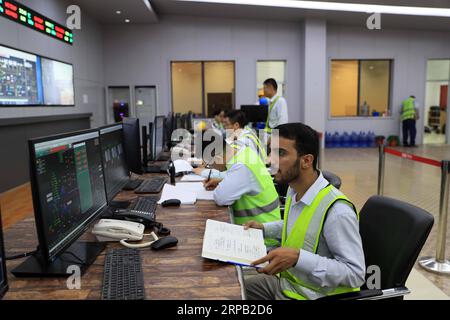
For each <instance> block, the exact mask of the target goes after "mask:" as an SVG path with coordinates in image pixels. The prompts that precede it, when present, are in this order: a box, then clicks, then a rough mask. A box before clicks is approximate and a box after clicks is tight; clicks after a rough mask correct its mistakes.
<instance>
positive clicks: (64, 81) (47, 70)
mask: <svg viewBox="0 0 450 320" xmlns="http://www.w3.org/2000/svg"><path fill="white" fill-rule="evenodd" d="M74 100H75V97H74V84H73V66H72V65H71V64H68V63H64V62H60V61H56V60H52V59H48V58H43V57H40V56H38V55H34V54H31V53H27V52H23V51H20V50H16V49H12V48H9V47H4V46H0V106H4V107H14V106H41V105H47V106H73V105H74V103H75V101H74Z"/></svg>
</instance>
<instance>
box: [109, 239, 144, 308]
mask: <svg viewBox="0 0 450 320" xmlns="http://www.w3.org/2000/svg"><path fill="white" fill-rule="evenodd" d="M142 299H145V290H144V277H143V275H142V267H141V257H140V254H139V250H137V249H128V248H125V249H112V250H110V251H108V253H107V254H106V257H105V266H104V271H103V285H102V300H142Z"/></svg>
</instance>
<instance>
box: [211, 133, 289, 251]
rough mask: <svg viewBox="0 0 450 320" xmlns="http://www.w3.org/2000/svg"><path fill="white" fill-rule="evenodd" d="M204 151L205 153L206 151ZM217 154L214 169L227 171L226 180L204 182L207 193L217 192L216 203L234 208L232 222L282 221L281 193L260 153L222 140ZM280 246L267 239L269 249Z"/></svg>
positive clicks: (224, 177)
mask: <svg viewBox="0 0 450 320" xmlns="http://www.w3.org/2000/svg"><path fill="white" fill-rule="evenodd" d="M205 144H206V143H205ZM203 150H205V151H206V149H205V148H203ZM215 151H216V152H217V153H215V154H214V159H216V160H215V163H214V166H215V168H216V169H219V170H220V171H225V169H226V171H225V174H224V176H223V179H217V178H209V179H206V180H205V181H204V185H205V188H206V189H207V190H214V201H215V202H216V204H217V205H219V206H231V207H232V209H233V222H234V223H236V224H244V223H246V222H248V221H250V220H254V221H258V222H260V223H265V222H276V221H279V220H280V219H281V217H280V206H279V199H278V193H277V191H276V190H275V186H274V184H273V181H272V177H271V176H270V174H269V172H268V171H267V168H266V166H265V164H264V162H263V161H262V160H261V158H260V157H259V156H258V154H257V153H256V152H254V151H253V150H252V149H251V148H249V147H247V146H246V145H244V144H243V143H242V142H240V141H235V142H233V143H232V144H228V143H227V142H226V141H225V140H223V147H222V148H219V149H216V150H215ZM204 158H206V156H205V154H204ZM217 159H220V160H221V161H217ZM206 161H207V160H206ZM278 243H279V242H278V241H277V240H276V239H271V238H270V237H267V239H266V245H268V246H276V245H278Z"/></svg>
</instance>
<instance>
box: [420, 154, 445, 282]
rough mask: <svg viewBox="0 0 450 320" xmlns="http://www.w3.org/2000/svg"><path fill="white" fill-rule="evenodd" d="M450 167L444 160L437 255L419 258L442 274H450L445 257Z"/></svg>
mask: <svg viewBox="0 0 450 320" xmlns="http://www.w3.org/2000/svg"><path fill="white" fill-rule="evenodd" d="M449 169H450V161H448V160H445V161H442V165H441V194H440V199H439V221H438V230H437V245H436V257H423V258H421V259H420V260H419V264H420V266H422V267H423V268H424V269H426V270H428V271H431V272H435V273H441V274H450V261H449V260H446V259H445V241H446V238H447V216H448V196H449Z"/></svg>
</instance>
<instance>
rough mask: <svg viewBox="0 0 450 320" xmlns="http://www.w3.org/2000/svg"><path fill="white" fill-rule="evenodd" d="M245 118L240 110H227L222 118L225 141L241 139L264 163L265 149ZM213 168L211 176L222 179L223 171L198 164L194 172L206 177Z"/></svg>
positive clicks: (265, 157)
mask: <svg viewBox="0 0 450 320" xmlns="http://www.w3.org/2000/svg"><path fill="white" fill-rule="evenodd" d="M247 124H248V122H247V118H246V116H245V113H244V112H243V111H241V110H231V111H228V112H227V113H226V115H225V119H224V127H225V130H226V141H227V142H228V143H232V142H234V141H236V140H238V141H241V142H242V143H243V144H244V145H246V146H247V147H249V148H250V149H252V150H253V151H254V152H256V153H257V154H258V155H259V157H260V158H261V160H262V161H263V162H264V163H266V161H267V151H266V149H265V148H264V146H263V145H262V143H261V141H260V140H259V138H258V137H257V135H256V133H255V132H254V131H253V130H252V129H251V128H249V127H248V126H247ZM210 170H213V172H212V173H211V176H210V177H212V178H220V179H223V177H224V175H225V173H220V172H219V171H218V170H215V169H207V168H205V166H200V167H197V168H194V170H193V171H194V173H195V174H198V175H201V176H203V177H204V178H207V177H208V176H209V171H210Z"/></svg>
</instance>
